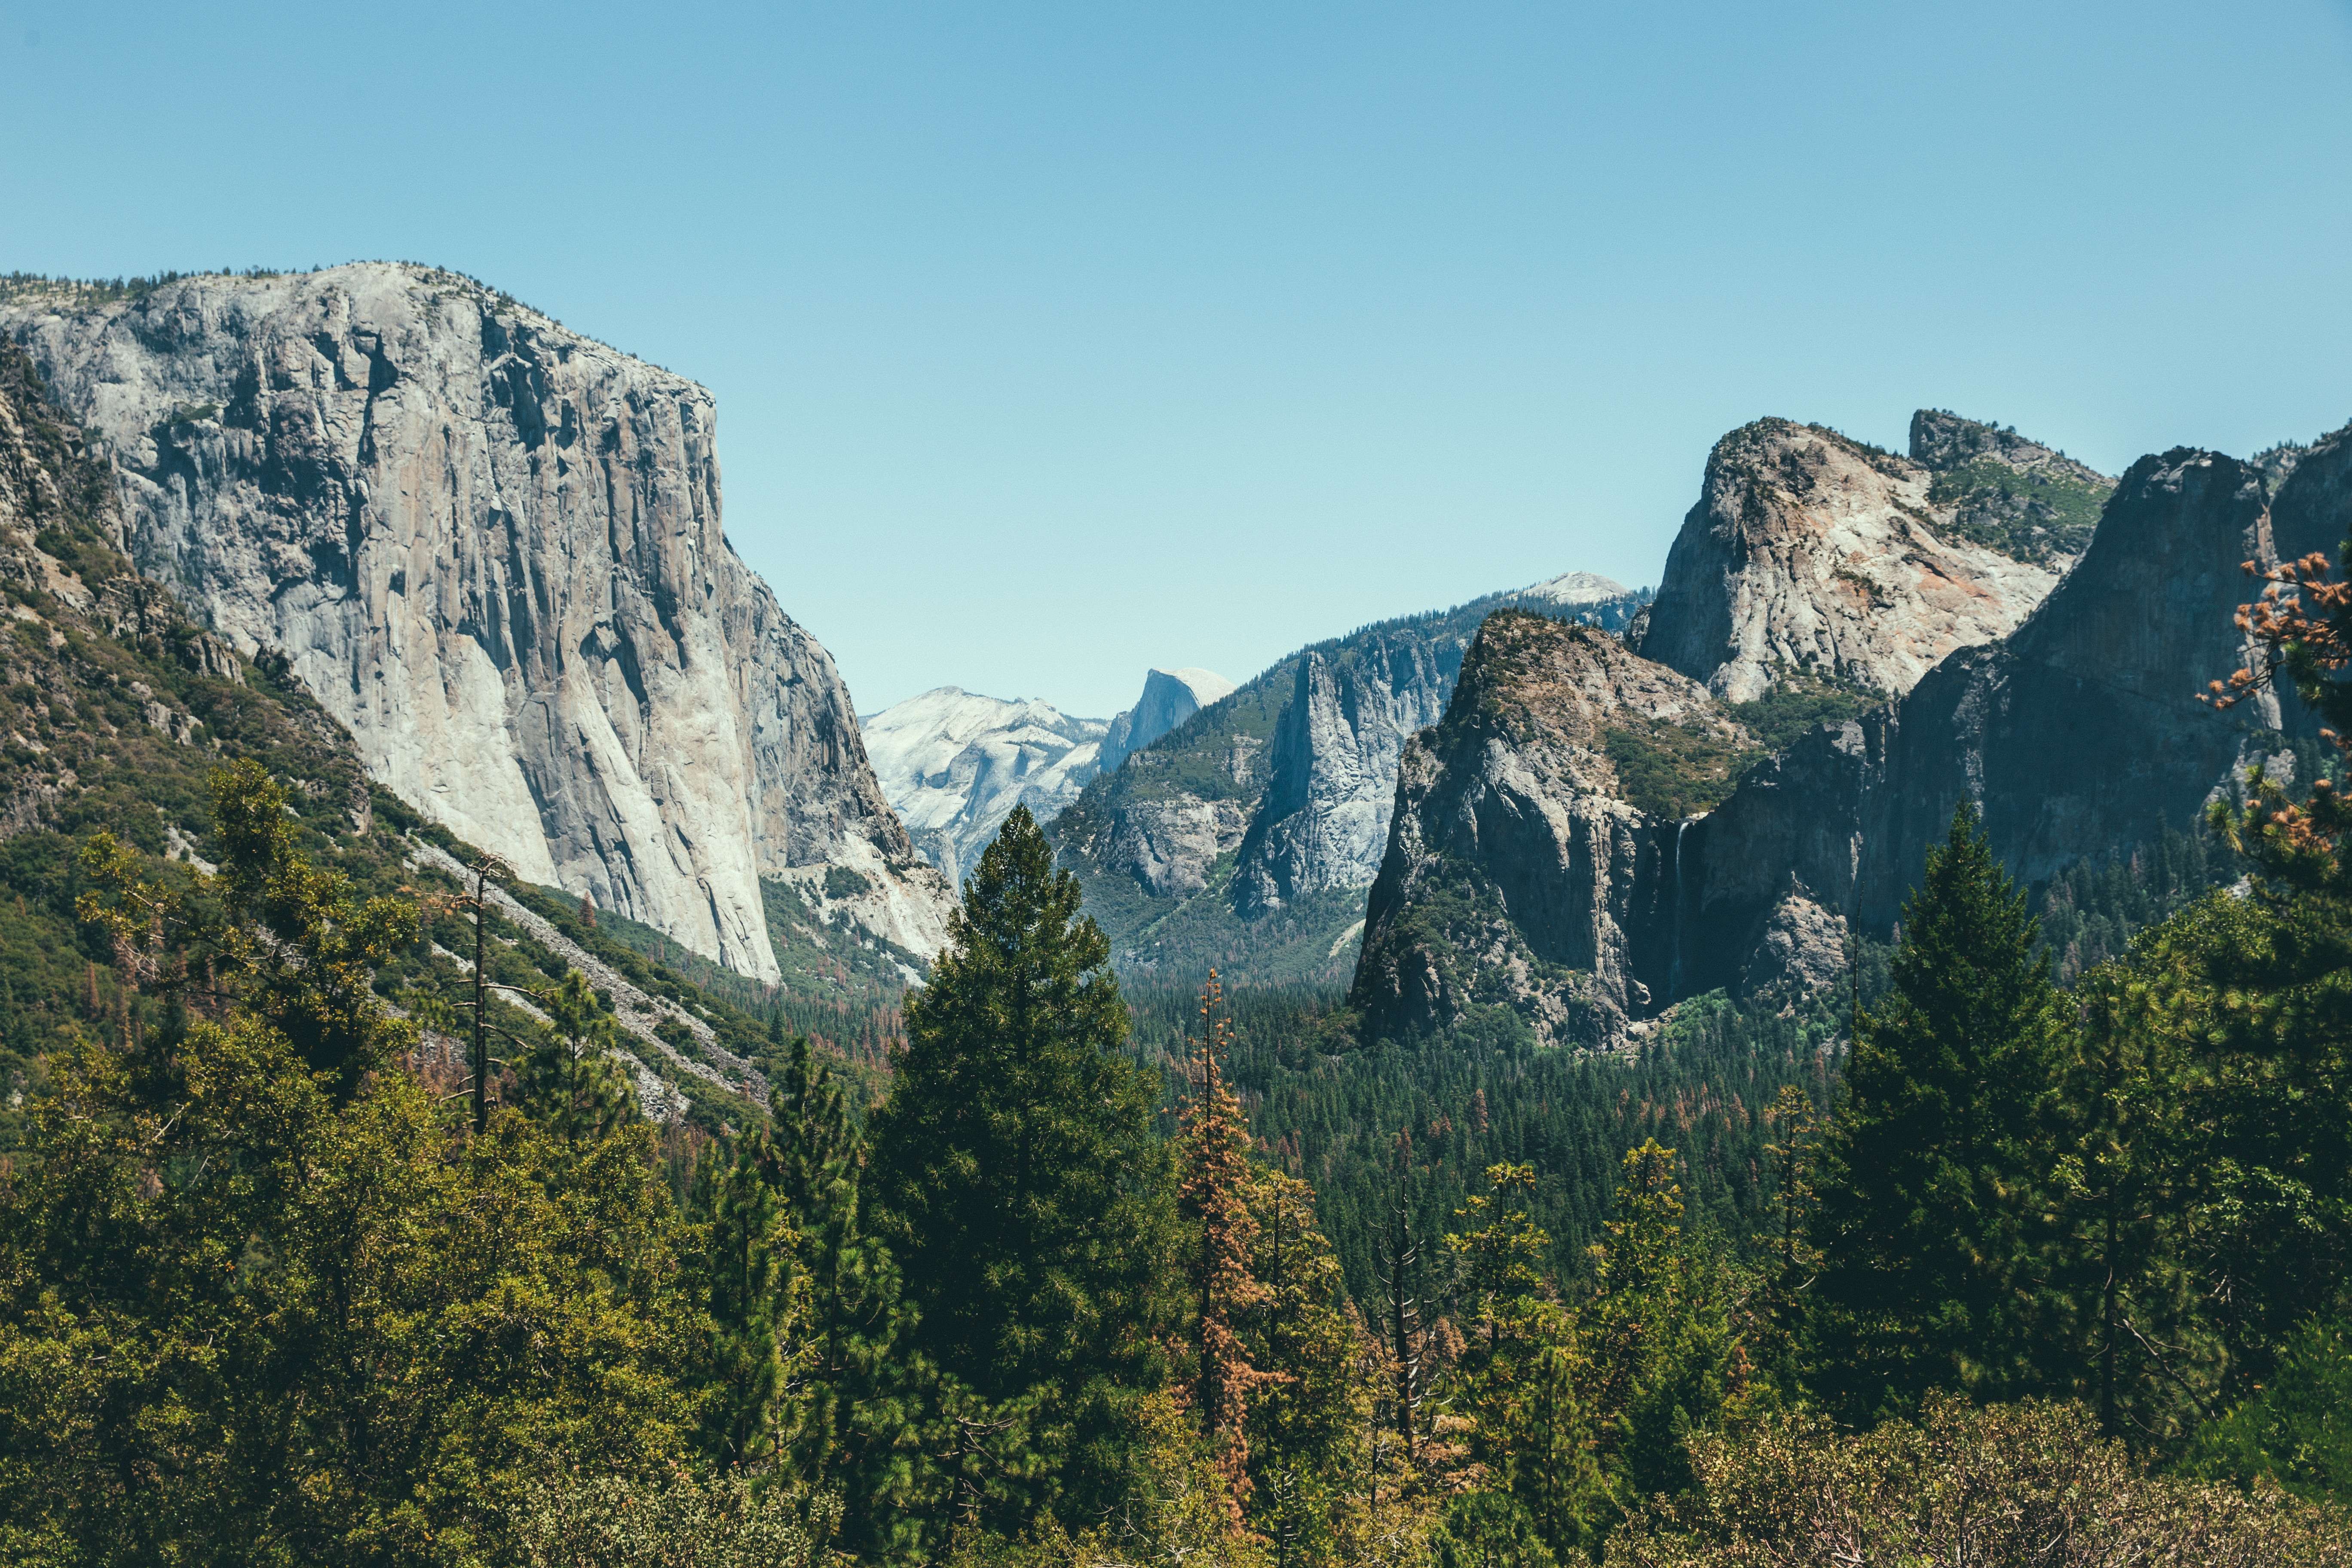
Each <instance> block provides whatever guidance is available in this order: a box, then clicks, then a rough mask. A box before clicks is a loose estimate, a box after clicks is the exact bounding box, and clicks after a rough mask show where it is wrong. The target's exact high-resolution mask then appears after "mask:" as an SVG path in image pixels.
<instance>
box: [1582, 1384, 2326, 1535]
mask: <svg viewBox="0 0 2352 1568" xmlns="http://www.w3.org/2000/svg"><path fill="white" fill-rule="evenodd" d="M1690 1453H1691V1465H1692V1468H1693V1471H1694V1474H1695V1476H1696V1486H1695V1488H1694V1489H1693V1491H1692V1493H1691V1494H1690V1495H1689V1496H1687V1497H1685V1498H1682V1499H1679V1500H1661V1501H1659V1502H1657V1503H1654V1504H1653V1505H1652V1506H1650V1507H1649V1508H1647V1509H1644V1510H1642V1511H1641V1512H1639V1513H1637V1514H1636V1515H1634V1516H1633V1518H1632V1519H1631V1520H1630V1521H1628V1522H1627V1525H1626V1527H1625V1528H1624V1529H1622V1530H1621V1531H1618V1532H1617V1533H1616V1534H1615V1535H1614V1536H1612V1538H1611V1540H1610V1542H1609V1549H1608V1554H1607V1558H1606V1562H1607V1563H1608V1564H1609V1568H1767V1565H1777V1564H1783V1563H2047V1564H2050V1565H2051V1568H2076V1565H2080V1568H2094V1565H2103V1564H2107V1563H2158V1564H2162V1563H2170V1564H2178V1565H2179V1568H2189V1565H2191V1564H2197V1565H2200V1568H2203V1565H2208V1564H2210V1565H2214V1568H2229V1565H2233V1564H2244V1565H2245V1568H2254V1565H2255V1564H2272V1563H2276V1564H2281V1565H2286V1564H2313V1565H2317V1564H2337V1563H2346V1562H2347V1561H2352V1548H2347V1534H2346V1521H2345V1520H2344V1518H2343V1516H2342V1515H2340V1514H2336V1513H2333V1512H2331V1511H2327V1510H2319V1509H2315V1508H2312V1507H2310V1506H2308V1505H2297V1504H2294V1502H2292V1501H2291V1500H2287V1499H2285V1498H2284V1497H2283V1496H2282V1495H2280V1494H2278V1493H2276V1492H2272V1493H2268V1494H2263V1493H2256V1494H2254V1495H2252V1496H2248V1495H2246V1494H2244V1493H2242V1492H2238V1491H2235V1490H2231V1489H2227V1488H2221V1487H2210V1486H2197V1485H2194V1484H2189V1483H2183V1482H2179V1481H2172V1480H2164V1479H2151V1478H2148V1477H2147V1476H2144V1475H2142V1474H2141V1473H2140V1472H2139V1471H2138V1470H2137V1468H2135V1467H2134V1466H2133V1464H2132V1462H2131V1460H2130V1458H2129V1457H2128V1455H2127V1454H2126V1450H2125V1448H2124V1446H2123V1445H2122V1444H2120V1443H2117V1442H2114V1441H2111V1440H2108V1439H2105V1438H2103V1437H2102V1436H2100V1434H2099V1431H2098V1429H2097V1427H2096V1426H2095V1424H2094V1423H2093V1421H2092V1420H2091V1418H2090V1416H2089V1415H2087V1414H2086V1413H2085V1412H2084V1410H2082V1408H2081V1407H2079V1406H2075V1405H2044V1404H2035V1403H2031V1402H2029V1403H2025V1404H2020V1405H1994V1406H1992V1407H1990V1408H1988V1409H1972V1408H1970V1407H1969V1405H1965V1404H1963V1403H1961V1402H1960V1401H1958V1400H1957V1399H1954V1398H1952V1397H1949V1396H1947V1395H1938V1396H1937V1397H1935V1398H1932V1399H1930V1400H1928V1401H1927V1404H1926V1405H1925V1407H1924V1409H1923V1412H1922V1415H1921V1419H1920V1420H1919V1422H1918V1423H1917V1424H1916V1425H1915V1424H1914V1423H1912V1422H1909V1421H1890V1422H1887V1423H1885V1425H1882V1426H1878V1427H1876V1428H1875V1429H1874V1430H1873V1431H1870V1432H1868V1433H1865V1434H1862V1435H1859V1436H1853V1435H1848V1434H1845V1433H1842V1432H1840V1431H1838V1430H1837V1429H1835V1428H1834V1427H1832V1426H1830V1425H1829V1424H1828V1423H1826V1422H1824V1421H1822V1419H1821V1418H1820V1417H1819V1416H1817V1415H1803V1414H1796V1415H1784V1416H1780V1417H1776V1418H1772V1419H1769V1420H1767V1421H1764V1422H1761V1423H1759V1424H1758V1425H1757V1426H1753V1427H1750V1428H1748V1429H1747V1430H1744V1431H1741V1432H1738V1433H1737V1434H1734V1433H1729V1432H1723V1433H1707V1434H1700V1435H1698V1436H1694V1437H1693V1439H1692V1441H1691V1445H1690Z"/></svg>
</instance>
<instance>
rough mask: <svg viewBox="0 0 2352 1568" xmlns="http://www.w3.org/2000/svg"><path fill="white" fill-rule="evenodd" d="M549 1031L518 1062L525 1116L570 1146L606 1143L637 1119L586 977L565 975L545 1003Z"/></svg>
mask: <svg viewBox="0 0 2352 1568" xmlns="http://www.w3.org/2000/svg"><path fill="white" fill-rule="evenodd" d="M546 1004H547V1005H546V1013H547V1016H548V1019H549V1025H550V1026H549V1028H548V1029H547V1031H546V1033H545V1034H544V1035H543V1036H541V1037H540V1038H539V1039H538V1040H537V1041H535V1042H534V1043H533V1045H532V1047H531V1049H530V1053H529V1054H528V1055H527V1056H525V1057H524V1058H523V1059H522V1063H521V1066H520V1070H519V1071H518V1072H517V1074H516V1077H517V1078H518V1079H520V1087H521V1093H522V1109H523V1113H524V1114H525V1115H527V1116H530V1117H531V1118H532V1119H533V1120H535V1121H539V1122H541V1123H542V1124H543V1125H544V1126H546V1128H547V1129H548V1130H549V1131H551V1132H553V1133H554V1134H555V1135H556V1136H557V1137H559V1138H562V1139H563V1140H564V1141H566V1142H572V1143H593V1142H596V1141H597V1140H599V1139H603V1138H607V1137H610V1136H611V1135H612V1134H613V1133H614V1132H615V1131H619V1130H620V1129H621V1128H623V1127H625V1126H626V1125H627V1124H628V1123H629V1122H630V1121H634V1120H635V1115H636V1100H635V1095H634V1094H633V1093H632V1092H631V1090H630V1087H629V1077H628V1074H627V1073H626V1072H625V1071H624V1070H623V1068H622V1067H621V1064H620V1062H619V1061H618V1059H616V1058H614V1054H613V1019H612V1016H611V1015H610V1014H608V1013H606V1012H605V1011H604V1009H603V1007H601V1006H600V1005H598V1004H597V1001H596V994H595V992H593V991H592V990H590V989H589V986H588V977H587V976H586V975H584V974H582V973H580V972H579V971H578V970H576V969H572V970H567V971H565V972H564V976H563V980H562V984H559V985H558V986H556V988H555V989H554V991H553V992H551V993H550V994H549V995H548V996H547V998H546Z"/></svg>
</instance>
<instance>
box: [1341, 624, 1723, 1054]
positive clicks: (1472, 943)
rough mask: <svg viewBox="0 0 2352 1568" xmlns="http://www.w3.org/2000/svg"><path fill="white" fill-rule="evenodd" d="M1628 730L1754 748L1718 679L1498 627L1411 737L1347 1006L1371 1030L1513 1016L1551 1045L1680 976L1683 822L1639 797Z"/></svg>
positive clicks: (1486, 634) (1555, 627) (1643, 1001)
mask: <svg viewBox="0 0 2352 1568" xmlns="http://www.w3.org/2000/svg"><path fill="white" fill-rule="evenodd" d="M1628 721H1642V722H1645V723H1649V724H1661V723H1664V724H1675V725H1683V726H1690V727H1693V728H1694V729H1697V730H1703V731H1709V732H1711V733H1712V734H1713V735H1714V736H1715V738H1716V739H1717V740H1718V741H1719V742H1721V743H1722V744H1724V745H1726V746H1734V747H1736V746H1738V744H1740V743H1741V742H1744V741H1745V740H1746V736H1745V734H1744V732H1743V731H1740V729H1739V727H1738V725H1737V724H1736V723H1734V722H1733V721H1731V720H1729V719H1728V718H1727V717H1726V716H1724V714H1723V713H1722V712H1721V710H1719V708H1718V707H1717V704H1716V703H1715V701H1714V700H1712V699H1711V698H1710V697H1709V696H1708V694H1707V691H1706V688H1705V687H1703V686H1701V685H1699V684H1698V683H1697V682H1696V681H1695V680H1692V679H1688V678H1687V677H1685V676H1682V675H1679V674H1677V673H1675V671H1673V670H1671V669H1668V668H1664V666H1662V665H1657V664H1654V663H1652V662H1650V661H1649V660H1647V659H1644V658H1640V657H1639V656H1637V655H1635V654H1633V653H1632V652H1629V651H1628V650H1627V649H1626V648H1625V647H1624V645H1623V644H1622V643H1621V642H1620V641H1619V640H1618V639H1616V638H1615V637H1610V636H1608V635H1607V634H1605V633H1601V632H1598V631H1595V630H1592V629H1591V628H1589V627H1585V626H1572V625H1566V624H1562V623H1560V622H1558V621H1554V620H1549V619H1547V618H1544V617H1540V616H1532V615H1528V614H1525V613H1523V612H1516V611H1507V610H1506V611H1498V612H1496V614H1495V615H1493V616H1488V617H1487V619H1486V623H1485V625H1484V626H1481V627H1480V629H1479V632H1478V637H1477V640H1476V642H1475V644H1474V645H1473V646H1472V647H1471V650H1470V653H1469V655H1468V657H1467V658H1465V660H1464V662H1463V667H1462V677H1461V680H1460V683H1459V684H1458V685H1457V686H1456V687H1455V689H1454V695H1453V700H1452V701H1451V702H1450V703H1449V704H1448V706H1447V709H1446V713H1445V718H1444V721H1443V722H1442V723H1440V724H1439V725H1437V726H1436V727H1435V728H1434V729H1432V730H1429V731H1424V732H1423V733H1422V734H1420V735H1418V736H1416V737H1414V739H1413V741H1412V743H1411V744H1410V745H1409V746H1408V747H1407V748H1406V750H1405V752H1404V756H1403V759H1402V765H1401V767H1400V769H1399V773H1398V783H1397V800H1396V813H1395V817H1394V821H1393V825H1392V826H1391V829H1390V834H1389V841H1388V847H1387V851H1386V855H1385V857H1384V858H1383V859H1382V861H1381V871H1380V878H1379V880H1378V881H1376V882H1375V883H1374V884H1373V886H1372V891H1371V897H1370V902H1369V903H1368V905H1367V906H1366V910H1365V930H1364V944H1363V952H1362V956H1361V958H1360V961H1359V963H1358V966H1357V969H1356V977H1355V984H1354V986H1353V988H1352V990H1351V992H1350V994H1349V1005H1351V1006H1352V1007H1354V1008H1355V1009H1356V1010H1357V1012H1358V1015H1359V1016H1360V1019H1361V1022H1362V1027H1363V1030H1364V1032H1365V1033H1366V1035H1367V1036H1369V1037H1385V1038H1391V1039H1403V1038H1409V1037H1413V1036H1415V1035H1420V1034H1429V1033H1433V1032H1436V1031H1440V1030H1444V1029H1446V1028H1450V1027H1452V1026H1455V1025H1457V1024H1459V1023H1461V1022H1462V1021H1463V1019H1464V1018H1465V1016H1466V1015H1467V1014H1468V1013H1469V1012H1470V1011H1471V1010H1472V1009H1473V1008H1475V1007H1479V1006H1493V1005H1500V1006H1504V1007H1507V1008H1508V1009H1509V1010H1510V1011H1511V1012H1512V1013H1514V1014H1515V1015H1517V1017H1518V1018H1519V1019H1520V1020H1522V1021H1523V1022H1524V1023H1526V1024H1527V1025H1528V1026H1529V1027H1530V1028H1531V1029H1532V1030H1533V1032H1534V1034H1535V1037H1536V1038H1537V1040H1538V1042H1539V1043H1542V1044H1546V1045H1564V1044H1570V1043H1578V1044H1588V1045H1589V1044H1593V1043H1597V1042H1604V1041H1612V1040H1615V1039H1618V1038H1621V1037H1622V1036H1623V1034H1624V1031H1625V1026H1626V1024H1627V1022H1628V1020H1629V1019H1630V1018H1632V1017H1635V1016H1644V1015H1646V1014H1647V1013H1649V1012H1650V1011H1651V1010H1652V1008H1653V1005H1654V1003H1656V1004H1662V1003H1663V1001H1664V994H1665V992H1666V991H1667V990H1668V988H1669V987H1670V986H1671V985H1672V984H1674V979H1675V976H1674V969H1675V962H1676V959H1677V956H1678V955H1677V954H1676V953H1675V952H1674V951H1673V948H1672V944H1671V935H1672V931H1673V926H1674V916H1675V909H1674V905H1675V898H1676V896H1677V894H1678V892H1679V884H1678V881H1677V879H1676V870H1677V867H1678V864H1679V862H1678V860H1677V858H1676V857H1677V850H1678V847H1679V846H1678V840H1679V838H1680V837H1681V828H1680V827H1679V826H1677V825H1675V824H1664V825H1661V824H1658V823H1656V822H1654V820H1653V819H1652V818H1650V817H1648V816H1645V815H1643V813H1642V812H1641V811H1639V810H1638V809H1636V808H1635V807H1633V806H1632V805H1628V804H1627V803H1626V802H1625V801H1624V800H1623V799H1622V793H1623V791H1622V782H1621V780H1620V779H1619V777H1618V769H1617V765H1616V763H1614V762H1613V761H1612V758H1611V756H1610V749H1611V737H1612V731H1615V730H1617V729H1618V728H1620V727H1621V726H1622V725H1623V724H1625V723H1626V722H1628Z"/></svg>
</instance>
